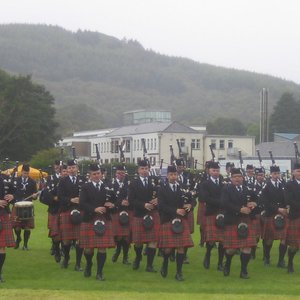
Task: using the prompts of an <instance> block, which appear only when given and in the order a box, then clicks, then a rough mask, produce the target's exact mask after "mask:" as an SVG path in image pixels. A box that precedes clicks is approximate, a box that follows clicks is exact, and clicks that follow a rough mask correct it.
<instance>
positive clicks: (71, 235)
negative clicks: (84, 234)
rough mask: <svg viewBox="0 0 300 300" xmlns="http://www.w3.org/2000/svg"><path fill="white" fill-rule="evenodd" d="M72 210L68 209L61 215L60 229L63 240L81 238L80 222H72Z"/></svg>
mask: <svg viewBox="0 0 300 300" xmlns="http://www.w3.org/2000/svg"><path fill="white" fill-rule="evenodd" d="M71 211H72V210H67V211H64V212H61V213H60V215H59V231H60V235H61V240H62V241H72V240H79V235H80V224H78V225H74V224H72V222H71V216H70V213H71ZM81 213H82V211H81Z"/></svg>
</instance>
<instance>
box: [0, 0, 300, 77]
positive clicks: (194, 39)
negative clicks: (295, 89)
mask: <svg viewBox="0 0 300 300" xmlns="http://www.w3.org/2000/svg"><path fill="white" fill-rule="evenodd" d="M0 22H1V23H21V22H22V23H43V24H53V25H59V26H62V27H64V28H66V29H71V30H74V31H76V30H77V29H88V30H95V31H99V32H101V33H104V34H108V35H112V36H115V37H117V38H120V39H121V38H123V37H126V38H128V39H136V40H138V41H139V42H141V43H142V45H143V46H144V47H145V48H147V49H149V48H151V49H153V50H155V51H157V52H159V53H162V54H167V55H175V56H183V57H188V58H191V59H194V60H196V61H199V62H203V63H209V64H213V65H219V66H225V67H232V68H237V69H245V70H250V71H255V72H259V73H266V74H271V75H274V76H278V77H281V78H284V79H288V80H293V81H295V82H297V83H300V59H299V53H300V38H299V28H300V1H298V0H284V1H283V0H198V1H197V0H180V1H177V0H123V1H122V0H106V1H102V0H99V1H97V0H94V1H92V0H84V1H83V0H72V1H71V0H4V1H1V8H0ZM0 46H1V45H0ZM0 66H1V62H0Z"/></svg>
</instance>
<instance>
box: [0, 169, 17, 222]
mask: <svg viewBox="0 0 300 300" xmlns="http://www.w3.org/2000/svg"><path fill="white" fill-rule="evenodd" d="M7 194H12V195H13V194H14V188H13V186H12V184H11V183H10V182H9V180H8V178H7V177H6V176H4V175H2V174H0V200H4V196H5V195H7ZM9 213H10V209H9V205H7V206H6V207H5V208H2V207H0V216H2V215H4V214H9Z"/></svg>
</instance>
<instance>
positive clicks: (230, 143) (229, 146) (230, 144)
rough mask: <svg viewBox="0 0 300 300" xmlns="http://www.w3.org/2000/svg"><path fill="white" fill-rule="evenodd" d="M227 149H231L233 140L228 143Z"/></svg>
mask: <svg viewBox="0 0 300 300" xmlns="http://www.w3.org/2000/svg"><path fill="white" fill-rule="evenodd" d="M228 148H233V140H229V141H228Z"/></svg>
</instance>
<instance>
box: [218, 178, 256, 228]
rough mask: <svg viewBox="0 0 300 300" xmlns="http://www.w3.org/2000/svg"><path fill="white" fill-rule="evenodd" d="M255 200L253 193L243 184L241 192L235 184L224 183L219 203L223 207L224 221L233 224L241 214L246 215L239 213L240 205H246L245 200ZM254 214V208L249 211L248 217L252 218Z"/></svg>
mask: <svg viewBox="0 0 300 300" xmlns="http://www.w3.org/2000/svg"><path fill="white" fill-rule="evenodd" d="M248 200H250V201H251V202H256V197H255V194H254V193H253V192H252V191H250V190H248V188H247V187H246V186H245V185H243V190H242V192H239V191H238V190H237V188H236V186H235V185H233V184H228V185H225V186H224V187H223V189H222V193H221V203H222V204H221V205H222V207H223V209H224V216H225V223H226V224H228V225H232V224H235V223H237V222H238V221H239V218H240V217H241V216H246V215H245V214H241V213H240V210H241V208H242V207H246V206H247V202H248ZM255 214H256V211H255V209H254V210H253V211H252V212H251V214H250V217H251V218H254V217H255Z"/></svg>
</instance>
